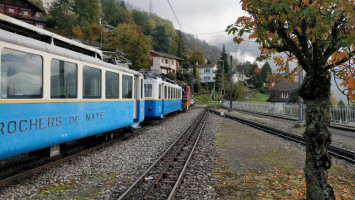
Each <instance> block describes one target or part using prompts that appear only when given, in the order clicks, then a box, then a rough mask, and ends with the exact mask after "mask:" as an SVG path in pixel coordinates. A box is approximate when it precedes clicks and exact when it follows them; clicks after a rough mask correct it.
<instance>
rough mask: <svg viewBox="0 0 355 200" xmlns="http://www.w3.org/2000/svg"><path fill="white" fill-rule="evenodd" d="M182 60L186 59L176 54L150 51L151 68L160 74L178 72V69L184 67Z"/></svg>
mask: <svg viewBox="0 0 355 200" xmlns="http://www.w3.org/2000/svg"><path fill="white" fill-rule="evenodd" d="M182 61H184V59H182V58H179V57H177V56H174V55H169V54H165V53H160V52H156V51H150V62H151V67H150V70H153V71H156V72H158V73H160V74H168V73H174V74H176V71H177V70H179V69H181V68H182V67H181V66H182V64H181V62H182Z"/></svg>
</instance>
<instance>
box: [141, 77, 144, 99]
mask: <svg viewBox="0 0 355 200" xmlns="http://www.w3.org/2000/svg"><path fill="white" fill-rule="evenodd" d="M143 94H144V93H143V79H141V99H144V96H143Z"/></svg>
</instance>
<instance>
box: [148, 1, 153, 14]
mask: <svg viewBox="0 0 355 200" xmlns="http://www.w3.org/2000/svg"><path fill="white" fill-rule="evenodd" d="M149 14H150V15H152V14H153V0H150V1H149Z"/></svg>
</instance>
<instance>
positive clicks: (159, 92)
mask: <svg viewBox="0 0 355 200" xmlns="http://www.w3.org/2000/svg"><path fill="white" fill-rule="evenodd" d="M158 92H159V99H161V84H159V91H158Z"/></svg>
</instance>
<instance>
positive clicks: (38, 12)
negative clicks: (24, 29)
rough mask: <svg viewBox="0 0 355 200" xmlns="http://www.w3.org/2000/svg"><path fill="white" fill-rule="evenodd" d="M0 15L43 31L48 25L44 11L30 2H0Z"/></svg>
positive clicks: (25, 0)
mask: <svg viewBox="0 0 355 200" xmlns="http://www.w3.org/2000/svg"><path fill="white" fill-rule="evenodd" d="M0 13H2V14H5V15H8V16H10V17H13V18H16V19H19V20H21V21H24V22H27V23H29V24H33V25H35V26H37V27H39V28H43V29H44V28H45V26H46V23H47V19H46V18H44V17H43V13H44V10H42V9H41V8H39V7H37V6H36V5H34V4H33V3H31V2H30V1H28V0H0Z"/></svg>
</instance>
